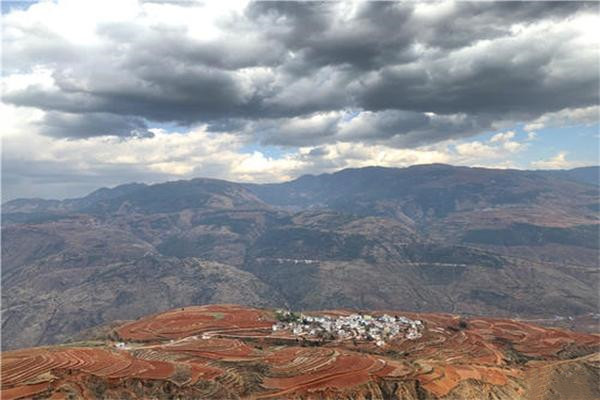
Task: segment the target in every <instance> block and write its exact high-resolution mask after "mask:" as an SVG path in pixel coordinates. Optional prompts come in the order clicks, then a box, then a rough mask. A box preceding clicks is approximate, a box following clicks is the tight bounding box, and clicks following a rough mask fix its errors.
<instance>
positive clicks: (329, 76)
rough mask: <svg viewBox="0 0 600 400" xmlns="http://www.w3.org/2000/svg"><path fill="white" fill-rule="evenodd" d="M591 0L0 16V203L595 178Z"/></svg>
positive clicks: (157, 6) (596, 19)
mask: <svg viewBox="0 0 600 400" xmlns="http://www.w3.org/2000/svg"><path fill="white" fill-rule="evenodd" d="M599 6H600V5H599V4H598V3H596V2H530V3H523V2H496V3H489V2H472V3H471V2H427V3H423V2H421V3H417V2H387V3H376V2H326V3H316V2H311V3H294V2H243V1H235V2H224V3H223V2H206V3H202V2H195V1H178V2H173V1H158V0H144V1H134V0H121V1H75V0H58V1H40V2H30V3H25V2H10V1H8V2H3V3H2V7H3V8H2V19H3V21H2V22H3V24H2V33H3V35H2V36H3V37H2V53H3V57H2V62H3V64H2V72H3V76H2V102H1V103H0V108H1V109H2V115H3V118H2V200H3V201H7V200H10V199H14V198H19V197H42V198H67V197H77V196H81V195H84V194H86V193H89V192H91V191H92V190H94V189H96V188H98V187H102V186H115V185H118V184H123V183H128V182H134V181H135V182H146V183H153V182H160V181H165V180H173V179H188V178H192V177H199V176H203V177H211V178H219V179H227V180H232V181H237V182H278V181H284V180H289V179H293V178H295V177H298V176H301V175H304V174H316V173H325V172H332V171H336V170H339V169H343V168H349V167H363V166H371V165H379V166H387V167H405V166H410V165H415V164H427V163H446V164H453V165H467V166H485V167H494V168H519V169H554V168H573V167H578V166H584V165H598V163H599V162H598V159H599V148H598V146H599V140H600V138H599V120H600V118H599V112H600V108H599V88H600V86H599V85H600V83H599V82H600V79H599V72H598V71H599V68H600V61H599V60H600V50H599V43H598V37H600V28H599V27H600V14H599V10H598V7H599Z"/></svg>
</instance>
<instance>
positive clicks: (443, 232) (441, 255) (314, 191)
mask: <svg viewBox="0 0 600 400" xmlns="http://www.w3.org/2000/svg"><path fill="white" fill-rule="evenodd" d="M599 170H600V169H599V168H598V167H588V168H578V169H574V170H562V171H521V170H500V169H485V168H468V167H453V166H448V165H439V164H435V165H421V166H413V167H409V168H381V167H368V168H360V169H346V170H342V171H339V172H336V173H333V174H322V175H317V176H312V175H311V176H303V177H300V178H298V179H296V180H293V181H290V182H285V183H275V184H240V183H233V182H227V181H222V180H214V179H204V178H202V179H192V180H182V181H174V182H167V183H159V184H152V185H147V184H139V183H132V184H126V185H122V186H117V187H115V188H110V189H109V188H102V189H99V190H97V191H95V192H93V193H91V194H89V195H87V196H85V197H82V198H77V199H68V200H42V199H18V200H12V201H9V202H6V203H4V204H3V205H2V345H3V346H4V348H5V349H6V348H19V347H28V346H38V345H45V344H52V343H59V342H63V341H65V340H68V339H69V338H70V337H72V336H73V335H76V334H77V333H78V332H81V331H83V330H86V329H89V328H92V327H94V326H97V325H101V324H105V323H108V322H111V321H115V320H126V319H127V320H128V319H135V318H138V317H140V316H142V315H146V314H150V313H154V312H158V311H161V310H165V309H169V308H175V307H182V306H187V305H190V304H208V303H238V304H245V305H250V306H258V307H286V308H290V309H302V310H316V309H333V308H348V309H400V310H405V311H419V312H451V313H457V314H465V315H488V316H505V317H506V316H510V317H513V318H523V319H544V320H548V319H549V320H552V321H555V322H556V323H560V324H564V325H565V326H568V327H571V328H577V329H584V330H585V329H588V330H589V329H592V330H593V329H595V328H596V324H597V319H595V318H596V316H595V315H594V314H595V313H597V305H598V302H599V295H598V290H599V287H598V282H599V279H598V266H599V265H598V251H599V246H600V242H599V231H598V228H599V226H600V225H599V216H598V211H599V210H600V201H599V196H598V195H599V185H598V176H599V175H598V172H599ZM578 321H587V322H585V323H582V324H579V323H578Z"/></svg>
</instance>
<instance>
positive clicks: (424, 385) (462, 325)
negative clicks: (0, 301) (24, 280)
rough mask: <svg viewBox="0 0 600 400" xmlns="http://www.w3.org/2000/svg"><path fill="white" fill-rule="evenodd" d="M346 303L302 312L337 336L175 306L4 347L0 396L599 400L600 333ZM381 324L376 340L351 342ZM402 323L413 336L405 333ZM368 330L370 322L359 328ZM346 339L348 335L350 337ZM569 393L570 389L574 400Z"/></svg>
mask: <svg viewBox="0 0 600 400" xmlns="http://www.w3.org/2000/svg"><path fill="white" fill-rule="evenodd" d="M371 314H372V315H370V314H364V313H361V314H354V315H351V313H350V312H348V311H343V310H337V311H333V310H331V311H326V312H312V313H308V314H305V315H300V317H299V318H302V319H303V320H304V321H308V320H310V321H325V322H297V323H296V322H294V323H292V324H293V325H294V326H296V325H298V324H303V323H308V324H311V326H318V324H320V323H323V324H325V323H327V321H333V322H335V321H357V322H349V324H348V325H343V327H342V328H339V330H338V331H335V332H348V335H350V336H345V335H346V334H345V333H344V335H341V334H337V333H335V334H333V333H332V334H329V335H328V336H327V337H326V336H321V337H318V336H315V335H311V334H310V333H303V334H295V333H294V332H293V331H292V330H291V329H288V328H285V327H284V328H282V329H277V330H275V328H274V327H278V326H280V325H282V323H281V322H277V319H281V317H278V316H277V314H276V313H274V312H273V311H272V310H265V309H256V308H247V307H240V306H234V305H213V306H202V307H185V308H178V309H175V310H171V311H168V312H164V313H161V314H156V315H151V316H147V317H144V318H141V319H138V320H137V321H132V322H128V323H121V324H119V325H117V326H114V327H111V328H108V329H106V330H105V331H104V333H103V334H101V335H99V336H96V337H93V338H88V340H87V341H83V342H77V343H70V344H66V345H61V346H55V347H43V348H42V347H40V348H32V349H23V350H18V351H11V352H4V353H2V372H3V374H2V378H1V394H2V398H3V399H6V400H9V399H23V398H31V397H34V396H35V398H39V399H44V398H63V397H67V398H69V397H73V398H89V399H95V398H97V399H101V398H150V397H151V398H156V399H163V398H164V399H166V398H174V397H181V396H183V397H186V398H206V399H208V398H229V399H236V398H253V399H276V398H288V399H304V398H323V399H339V398H386V399H409V400H434V399H469V400H470V399H473V400H474V399H482V398H493V399H497V400H519V399H523V400H525V399H527V400H531V399H548V400H550V399H567V398H569V399H574V398H577V399H578V400H592V399H596V398H598V396H599V395H600V391H599V389H598V386H597V384H596V383H597V382H598V378H600V376H599V373H598V371H599V367H600V364H599V363H600V358H599V356H600V353H599V350H600V348H599V345H600V337H599V336H598V335H589V334H580V333H574V332H569V331H563V330H558V329H550V328H540V327H537V326H535V325H530V324H525V323H522V322H516V321H511V320H498V319H489V318H472V319H465V318H460V317H457V316H453V315H449V314H413V313H402V312H399V311H388V312H373V313H371ZM375 320H376V321H379V320H381V321H384V320H385V321H389V322H387V324H388V325H389V326H390V327H392V328H393V327H394V326H398V327H399V329H400V331H399V333H395V334H388V336H387V338H386V340H385V341H381V340H380V341H377V342H375V340H373V339H372V338H359V337H357V336H356V335H355V334H353V333H352V332H360V331H361V330H363V329H370V331H372V330H373V329H376V328H374V327H375V326H377V324H378V323H379V322H372V321H375ZM406 323H410V324H413V326H418V327H419V328H418V330H419V333H418V335H413V336H411V335H409V334H405V333H404V328H403V326H405V324H406ZM363 326H371V328H363ZM353 335H354V336H353ZM573 396H576V397H573Z"/></svg>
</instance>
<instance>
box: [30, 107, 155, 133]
mask: <svg viewBox="0 0 600 400" xmlns="http://www.w3.org/2000/svg"><path fill="white" fill-rule="evenodd" d="M39 124H40V125H41V126H42V129H43V130H44V133H46V134H47V135H48V136H54V137H58V138H60V137H64V138H70V139H85V138H89V137H93V136H121V137H136V138H144V137H152V136H153V134H152V132H149V131H148V126H147V125H146V123H145V122H144V120H143V119H141V118H137V117H129V116H120V115H114V114H106V113H91V114H68V113H60V112H56V111H50V112H48V113H46V114H45V115H44V118H43V120H42V121H41V122H40V123H39Z"/></svg>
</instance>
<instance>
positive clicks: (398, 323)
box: [272, 310, 425, 347]
mask: <svg viewBox="0 0 600 400" xmlns="http://www.w3.org/2000/svg"><path fill="white" fill-rule="evenodd" d="M276 316H277V320H278V322H277V323H275V324H273V327H272V330H273V332H278V331H290V332H291V333H292V334H293V335H295V336H298V337H303V338H311V339H323V340H355V341H373V342H375V344H376V345H377V346H379V347H383V346H385V345H386V342H387V341H389V340H392V339H400V338H405V339H409V340H414V339H418V338H420V337H421V336H422V332H423V330H424V328H425V327H424V325H423V323H422V322H421V321H419V320H411V319H409V318H406V317H402V316H390V315H387V314H384V315H381V316H371V315H367V314H352V315H348V316H339V317H330V316H318V317H317V316H308V315H304V314H298V313H294V312H290V311H283V310H279V311H277V312H276Z"/></svg>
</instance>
